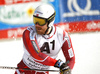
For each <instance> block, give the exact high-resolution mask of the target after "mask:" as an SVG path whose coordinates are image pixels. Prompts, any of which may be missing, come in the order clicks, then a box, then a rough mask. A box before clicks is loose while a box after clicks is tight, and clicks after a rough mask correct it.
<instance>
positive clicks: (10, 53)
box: [0, 32, 100, 74]
mask: <svg viewBox="0 0 100 74" xmlns="http://www.w3.org/2000/svg"><path fill="white" fill-rule="evenodd" d="M70 37H71V39H72V44H73V48H74V52H75V57H76V63H75V66H74V68H73V71H72V74H100V59H99V56H100V32H90V33H89V32H88V33H73V34H70ZM22 56H23V45H22V40H21V38H18V39H15V38H14V39H10V40H0V66H11V67H16V65H17V63H18V62H20V60H21V59H22ZM62 56H63V54H62V52H60V53H59V55H58V58H60V59H62V60H65V59H64V58H62ZM52 69H54V68H52ZM0 74H14V70H7V69H0ZM50 74H58V73H57V72H55V73H53V72H51V73H50Z"/></svg>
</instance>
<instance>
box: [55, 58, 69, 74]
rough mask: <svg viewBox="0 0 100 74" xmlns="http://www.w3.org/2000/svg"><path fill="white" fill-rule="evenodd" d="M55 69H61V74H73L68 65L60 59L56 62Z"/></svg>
mask: <svg viewBox="0 0 100 74" xmlns="http://www.w3.org/2000/svg"><path fill="white" fill-rule="evenodd" d="M54 67H57V68H60V73H61V74H71V69H70V67H69V66H68V65H67V62H66V63H64V62H63V61H61V60H60V59H59V60H58V61H57V62H56V64H55V65H54Z"/></svg>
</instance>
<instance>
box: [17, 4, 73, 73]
mask: <svg viewBox="0 0 100 74" xmlns="http://www.w3.org/2000/svg"><path fill="white" fill-rule="evenodd" d="M55 14H56V13H55V10H54V8H53V7H52V5H49V4H43V5H40V6H38V7H37V8H36V9H35V12H34V14H33V23H34V24H35V25H34V26H31V27H28V28H27V29H26V30H25V31H24V33H23V44H24V55H23V58H22V60H21V62H20V63H19V64H18V65H17V66H18V68H20V69H19V70H16V72H15V74H49V72H48V71H47V72H45V71H35V70H21V69H23V68H28V69H39V70H47V69H49V67H50V66H54V67H56V68H59V70H60V73H61V74H71V69H73V67H74V63H75V54H74V50H73V47H72V43H71V38H70V36H69V35H68V33H67V32H66V31H64V30H62V29H60V28H59V27H57V26H54V25H53V23H54V20H55ZM61 49H62V51H63V54H64V56H65V59H66V62H63V61H62V60H60V59H59V60H56V57H57V55H58V53H59V51H60V50H61Z"/></svg>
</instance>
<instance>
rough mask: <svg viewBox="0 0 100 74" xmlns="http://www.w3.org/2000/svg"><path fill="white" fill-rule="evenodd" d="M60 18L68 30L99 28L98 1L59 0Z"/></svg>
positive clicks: (93, 29)
mask: <svg viewBox="0 0 100 74" xmlns="http://www.w3.org/2000/svg"><path fill="white" fill-rule="evenodd" d="M60 18H61V22H62V23H61V24H63V26H65V27H66V26H67V29H66V28H65V29H66V30H67V31H69V32H80V31H82V32H84V31H96V30H100V1H99V0H60ZM61 24H60V25H61Z"/></svg>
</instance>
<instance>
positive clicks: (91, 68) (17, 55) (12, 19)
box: [0, 0, 100, 74]
mask: <svg viewBox="0 0 100 74" xmlns="http://www.w3.org/2000/svg"><path fill="white" fill-rule="evenodd" d="M44 3H49V4H51V5H53V6H54V8H55V11H56V17H55V22H54V25H55V26H58V27H61V28H62V29H64V30H65V31H67V32H68V33H69V35H70V37H71V39H72V44H73V48H74V52H75V57H76V61H75V66H74V68H73V70H72V74H100V70H99V69H100V60H99V56H100V1H99V0H0V66H11V67H16V66H17V64H18V63H19V62H20V60H21V59H22V56H23V43H22V33H23V31H24V30H25V29H26V28H27V27H29V26H32V25H34V24H33V17H32V14H33V13H34V10H35V8H36V7H37V6H38V5H40V4H44ZM62 57H63V54H62V51H60V53H59V55H58V57H57V59H62V60H64V61H65V59H64V58H62ZM51 69H55V68H52V67H51ZM0 74H14V70H8V69H0ZM50 74H58V73H56V72H55V73H53V72H50Z"/></svg>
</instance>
